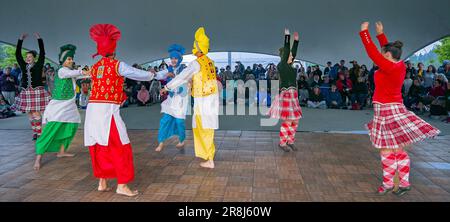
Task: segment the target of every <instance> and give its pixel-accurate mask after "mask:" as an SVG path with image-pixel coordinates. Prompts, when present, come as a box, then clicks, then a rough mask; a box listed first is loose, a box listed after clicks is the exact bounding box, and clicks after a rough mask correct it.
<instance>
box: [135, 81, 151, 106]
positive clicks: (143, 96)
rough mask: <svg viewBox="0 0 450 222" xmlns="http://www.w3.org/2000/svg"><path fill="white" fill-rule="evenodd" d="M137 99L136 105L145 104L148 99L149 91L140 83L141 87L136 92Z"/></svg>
mask: <svg viewBox="0 0 450 222" xmlns="http://www.w3.org/2000/svg"><path fill="white" fill-rule="evenodd" d="M137 100H138V101H137V104H138V106H146V105H147V104H148V102H149V101H150V93H149V92H148V90H147V88H145V86H144V85H141V89H140V90H139V92H138V94H137Z"/></svg>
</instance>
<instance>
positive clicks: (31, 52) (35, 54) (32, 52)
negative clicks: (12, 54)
mask: <svg viewBox="0 0 450 222" xmlns="http://www.w3.org/2000/svg"><path fill="white" fill-rule="evenodd" d="M27 54H31V55H33V57H36V56H37V52H36V51H35V50H31V51H28V52H27Z"/></svg>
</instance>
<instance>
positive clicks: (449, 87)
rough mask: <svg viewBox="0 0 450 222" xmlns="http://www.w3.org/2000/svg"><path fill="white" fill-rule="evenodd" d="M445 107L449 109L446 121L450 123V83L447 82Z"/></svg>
mask: <svg viewBox="0 0 450 222" xmlns="http://www.w3.org/2000/svg"><path fill="white" fill-rule="evenodd" d="M445 108H446V110H447V119H446V120H445V122H447V123H450V84H447V90H446V91H445Z"/></svg>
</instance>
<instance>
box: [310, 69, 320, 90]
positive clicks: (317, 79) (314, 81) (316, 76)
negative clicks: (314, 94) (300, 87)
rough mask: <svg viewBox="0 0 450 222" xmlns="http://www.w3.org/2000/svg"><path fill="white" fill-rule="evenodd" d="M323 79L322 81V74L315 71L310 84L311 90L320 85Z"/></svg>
mask: <svg viewBox="0 0 450 222" xmlns="http://www.w3.org/2000/svg"><path fill="white" fill-rule="evenodd" d="M320 84H321V81H320V75H319V73H317V72H313V78H312V81H311V83H310V84H309V87H310V89H311V91H312V90H313V89H314V87H316V86H319V87H320Z"/></svg>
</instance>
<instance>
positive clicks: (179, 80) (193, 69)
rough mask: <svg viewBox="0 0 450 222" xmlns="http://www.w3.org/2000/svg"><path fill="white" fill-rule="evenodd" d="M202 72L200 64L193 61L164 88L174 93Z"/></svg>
mask: <svg viewBox="0 0 450 222" xmlns="http://www.w3.org/2000/svg"><path fill="white" fill-rule="evenodd" d="M198 72H200V64H198V62H197V61H195V60H194V61H192V62H191V63H189V65H188V66H187V67H186V68H185V69H183V71H182V72H181V73H180V74H178V75H177V76H175V78H173V79H172V80H170V82H169V83H167V84H166V86H164V89H166V90H167V91H172V90H174V89H176V88H177V87H179V86H181V85H183V84H185V83H187V82H189V81H190V80H191V79H192V77H193V76H194V74H195V73H198Z"/></svg>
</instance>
